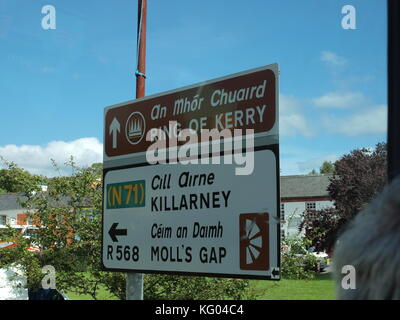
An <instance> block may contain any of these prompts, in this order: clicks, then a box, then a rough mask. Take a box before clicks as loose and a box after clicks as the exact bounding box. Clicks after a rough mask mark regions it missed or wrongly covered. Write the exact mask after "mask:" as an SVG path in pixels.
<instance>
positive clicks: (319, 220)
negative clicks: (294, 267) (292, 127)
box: [300, 143, 387, 251]
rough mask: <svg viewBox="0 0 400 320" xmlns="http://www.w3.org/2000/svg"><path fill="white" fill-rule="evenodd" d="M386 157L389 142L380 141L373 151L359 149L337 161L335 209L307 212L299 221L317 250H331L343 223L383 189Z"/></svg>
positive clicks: (333, 189)
mask: <svg viewBox="0 0 400 320" xmlns="http://www.w3.org/2000/svg"><path fill="white" fill-rule="evenodd" d="M386 157H387V151H386V144H385V143H378V144H377V145H376V147H375V149H374V150H370V149H366V148H362V149H356V150H353V151H351V152H350V153H349V154H345V155H344V156H342V157H341V158H340V159H339V160H337V161H336V162H335V164H334V166H335V170H334V175H333V177H332V178H331V179H330V184H329V186H328V192H329V195H330V197H331V198H332V199H333V201H334V208H329V209H324V210H321V211H314V212H304V213H303V215H302V223H301V224H300V228H304V229H305V231H306V236H307V237H308V238H309V239H310V240H311V241H312V243H313V245H314V246H316V247H317V249H318V250H327V251H330V250H331V249H332V247H333V245H334V242H335V241H336V238H337V236H338V235H339V234H340V232H341V230H342V228H343V226H344V225H346V224H347V223H348V222H349V221H350V220H351V219H353V218H354V216H355V215H356V214H358V212H360V211H361V210H362V209H363V208H364V207H365V206H366V205H367V204H368V203H369V202H370V201H371V200H373V199H374V198H375V197H376V196H377V195H378V194H379V193H380V192H381V191H382V189H383V187H384V186H385V184H386V181H387V174H386V169H387V162H386V161H387V160H386Z"/></svg>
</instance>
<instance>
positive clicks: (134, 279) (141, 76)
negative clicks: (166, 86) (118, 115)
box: [110, 0, 147, 300]
mask: <svg viewBox="0 0 400 320" xmlns="http://www.w3.org/2000/svg"><path fill="white" fill-rule="evenodd" d="M146 25H147V0H138V26H137V30H138V33H137V35H138V36H137V51H138V54H137V70H136V73H135V75H136V98H142V97H144V95H145V81H146ZM114 121H115V122H113V124H112V127H113V132H112V134H113V144H112V146H113V148H114V149H116V148H117V142H116V137H117V132H119V130H120V125H119V123H118V121H117V120H116V119H115V120H114ZM110 128H111V126H110ZM126 299H127V300H143V274H141V273H134V272H128V273H127V277H126Z"/></svg>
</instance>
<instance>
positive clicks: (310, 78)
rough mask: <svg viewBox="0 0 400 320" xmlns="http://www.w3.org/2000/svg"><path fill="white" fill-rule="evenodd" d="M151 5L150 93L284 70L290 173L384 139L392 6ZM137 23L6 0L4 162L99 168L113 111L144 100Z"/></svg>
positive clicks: (87, 9) (78, 6)
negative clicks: (349, 18) (52, 22)
mask: <svg viewBox="0 0 400 320" xmlns="http://www.w3.org/2000/svg"><path fill="white" fill-rule="evenodd" d="M148 2H149V3H148V26H147V28H148V34H147V66H146V67H147V76H148V79H147V83H146V93H147V94H154V93H158V92H163V91H166V90H170V89H175V88H179V87H182V86H186V85H190V84H193V83H197V82H200V81H204V80H209V79H212V78H215V77H220V76H224V75H228V74H231V73H235V72H240V71H243V70H247V69H250V68H254V67H259V66H263V65H267V64H271V63H275V62H276V63H278V64H279V67H280V70H281V73H280V109H281V110H280V129H281V130H280V143H281V147H280V150H281V171H282V174H302V173H307V172H309V171H311V170H312V169H313V168H315V169H318V167H319V166H320V164H321V163H322V161H323V160H335V159H337V158H339V157H340V156H341V155H343V154H345V153H348V152H349V151H351V150H352V149H355V148H360V147H373V146H374V145H375V144H376V143H377V142H380V141H386V123H385V117H386V106H387V95H386V91H387V84H386V81H387V79H386V63H387V61H386V23H387V18H386V4H385V2H384V1H382V0H368V1H365V0H347V1H341V0H330V1H326V0H306V1H298V0H280V1H278V0H251V1H247V2H244V1H239V0H231V1H222V0H213V1H211V0H202V1H184V0H168V1H162V0H149V1H148ZM49 4H50V5H53V6H54V7H55V8H56V22H57V26H56V29H55V30H43V29H42V27H41V20H42V18H43V17H44V15H43V14H42V13H41V9H42V7H43V6H44V5H49ZM349 4H350V5H353V6H354V7H355V9H356V27H357V29H356V30H344V29H343V28H342V25H341V21H342V17H343V16H344V15H343V14H342V13H341V10H342V7H343V6H344V5H349ZM136 24H137V1H136V0H118V1H109V0H104V1H93V0H85V1H77V0H68V1H66V0H46V1H40V0H35V1H26V0H0V97H1V100H0V110H1V118H0V119H1V122H0V123H1V125H0V155H2V156H4V157H5V158H7V159H10V160H13V161H15V162H17V163H18V164H19V165H20V166H22V167H24V168H26V169H28V170H30V171H32V172H35V173H43V174H49V175H51V170H50V169H49V168H50V160H49V159H50V158H54V159H55V160H56V161H58V162H60V163H62V162H63V161H65V160H66V158H67V157H68V156H69V155H70V154H73V155H74V156H75V157H76V158H77V160H79V162H80V163H82V164H90V163H91V162H94V161H102V141H103V137H102V128H103V109H104V107H105V106H109V105H112V104H116V103H120V102H123V101H126V100H131V99H133V98H134V96H135V78H134V71H135V64H136Z"/></svg>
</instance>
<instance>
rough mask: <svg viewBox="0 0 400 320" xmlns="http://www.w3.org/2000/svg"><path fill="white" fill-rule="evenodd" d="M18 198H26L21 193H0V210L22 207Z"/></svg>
mask: <svg viewBox="0 0 400 320" xmlns="http://www.w3.org/2000/svg"><path fill="white" fill-rule="evenodd" d="M18 199H21V200H26V197H25V196H24V195H23V194H15V193H0V211H4V210H18V209H22V207H21V205H20V204H19V203H18Z"/></svg>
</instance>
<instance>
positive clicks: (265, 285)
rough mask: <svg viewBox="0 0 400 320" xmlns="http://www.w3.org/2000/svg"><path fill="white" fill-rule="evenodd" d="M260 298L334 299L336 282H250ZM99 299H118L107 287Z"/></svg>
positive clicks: (323, 277) (328, 279) (74, 296)
mask: <svg viewBox="0 0 400 320" xmlns="http://www.w3.org/2000/svg"><path fill="white" fill-rule="evenodd" d="M250 284H251V286H252V287H253V288H254V290H255V292H256V293H257V294H258V299H260V300H334V299H335V284H334V282H333V280H332V279H331V276H330V274H320V275H318V276H317V277H316V279H314V280H289V279H283V280H280V281H264V280H252V281H251V282H250ZM67 295H68V297H69V298H70V299H71V300H92V297H90V296H89V295H78V294H75V293H73V292H67ZM98 299H99V300H116V298H115V297H113V296H112V295H111V294H110V293H109V292H108V291H107V290H106V289H105V288H100V291H99V297H98Z"/></svg>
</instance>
